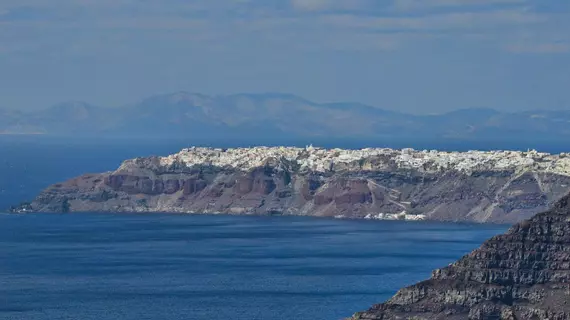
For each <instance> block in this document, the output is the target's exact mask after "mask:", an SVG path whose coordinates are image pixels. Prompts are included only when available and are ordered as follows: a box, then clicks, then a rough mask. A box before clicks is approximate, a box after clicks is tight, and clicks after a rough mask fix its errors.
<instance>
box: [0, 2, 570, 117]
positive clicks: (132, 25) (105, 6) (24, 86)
mask: <svg viewBox="0 0 570 320" xmlns="http://www.w3.org/2000/svg"><path fill="white" fill-rule="evenodd" d="M180 90H185V91H190V92H200V93H206V94H231V93H238V92H287V93H293V94H297V95H300V96H303V97H305V98H308V99H312V100H316V101H321V102H329V101H358V102H362V103H367V104H371V105H374V106H378V107H382V108H386V109H392V110H400V111H406V112H413V113H424V114H425V113H438V112H445V111H449V110H454V109H459V108H471V107H486V108H495V109H498V110H504V111H517V110H526V109H569V110H570V1H566V0H534V1H531V0H263V1H261V0H202V1H197V0H184V1H183V0H160V1H159V0H153V1H150V0H138V1H137V0H2V1H0V107H7V108H19V109H38V108H44V107H47V106H49V105H51V104H55V103H58V102H62V101H66V100H84V101H88V102H91V103H94V104H97V105H104V106H120V105H123V104H126V103H130V102H133V101H137V100H139V99H141V98H143V97H146V96H149V95H153V94H157V93H165V92H174V91H180Z"/></svg>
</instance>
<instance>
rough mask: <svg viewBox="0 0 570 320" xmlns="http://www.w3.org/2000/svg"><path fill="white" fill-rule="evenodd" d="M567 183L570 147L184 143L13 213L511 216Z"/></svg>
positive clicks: (542, 202)
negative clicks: (228, 146)
mask: <svg viewBox="0 0 570 320" xmlns="http://www.w3.org/2000/svg"><path fill="white" fill-rule="evenodd" d="M568 192H570V154H564V153H562V154H556V155H553V154H547V153H540V152H537V151H534V150H529V151H526V152H523V151H468V152H445V151H436V150H422V151H420V150H413V149H403V150H394V149H388V148H368V149H360V150H345V149H322V148H315V147H312V146H308V147H305V148H296V147H252V148H235V149H219V148H197V147H193V148H188V149H184V150H182V151H180V152H179V153H176V154H173V155H169V156H165V157H158V156H154V157H147V158H137V159H131V160H126V161H124V162H123V163H122V165H121V166H120V167H119V168H118V169H117V170H115V171H112V172H105V173H99V174H86V175H83V176H80V177H77V178H74V179H71V180H69V181H65V182H62V183H57V184H54V185H52V186H50V187H48V188H47V189H45V190H44V191H43V192H41V193H40V194H39V195H38V196H37V197H36V198H35V199H34V200H33V201H31V202H30V203H25V204H21V205H19V206H17V207H14V208H12V211H13V212H20V213H24V212H172V213H175V212H176V213H196V214H199V213H226V214H267V215H309V216H320V217H337V218H355V219H356V218H358V219H402V220H423V219H428V220H444V221H474V222H518V221H522V220H524V219H527V218H529V217H531V216H533V215H534V214H536V213H538V212H541V211H544V210H546V209H547V208H548V207H549V206H551V205H552V204H554V203H555V202H556V201H558V200H559V199H560V198H562V197H563V196H564V195H566V194H567V193H568Z"/></svg>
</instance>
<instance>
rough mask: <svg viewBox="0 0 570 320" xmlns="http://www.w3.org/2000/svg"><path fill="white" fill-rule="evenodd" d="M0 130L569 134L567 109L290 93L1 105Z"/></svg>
mask: <svg viewBox="0 0 570 320" xmlns="http://www.w3.org/2000/svg"><path fill="white" fill-rule="evenodd" d="M0 133H2V134H47V135H54V136H70V135H73V136H74V137H83V136H85V137H100V136H108V137H119V136H122V137H143V138H144V137H166V138H168V137H178V138H180V137H182V138H186V137H188V138H191V137H209V138H226V137H243V138H254V137H263V138H266V139H270V138H272V137H283V136H288V137H305V138H307V137H308V138H313V137H315V138H319V137H320V138H348V137H350V138H367V139H375V138H383V139H386V138H406V139H413V138H417V137H421V138H423V139H444V138H449V139H468V140H485V139H497V138H501V139H514V140H522V139H532V140H549V139H556V140H565V139H568V138H570V111H525V112H517V113H502V112H498V111H496V110H491V109H463V110H458V111H453V112H449V113H445V114H440V115H429V116H419V115H411V114H406V113H401V112H394V111H388V110H384V109H380V108H377V107H372V106H368V105H363V104H359V103H315V102H312V101H309V100H306V99H303V98H301V97H297V96H294V95H289V94H273V93H268V94H235V95H223V96H208V95H203V94H194V93H187V92H178V93H173V94H165V95H157V96H153V97H150V98H147V99H145V100H143V101H141V102H139V103H136V104H132V105H128V106H124V107H120V108H104V107H97V106H93V105H90V104H88V103H84V102H67V103H62V104H59V105H55V106H52V107H50V108H47V109H45V110H42V111H36V112H20V111H14V110H2V109H0Z"/></svg>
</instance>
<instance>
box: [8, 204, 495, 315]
mask: <svg viewBox="0 0 570 320" xmlns="http://www.w3.org/2000/svg"><path fill="white" fill-rule="evenodd" d="M504 229H505V227H504V226H492V225H467V224H464V225H459V224H441V223H410V222H408V223H406V222H375V221H338V220H326V219H312V218H299V217H296V218H293V217H291V218H289V217H284V218H282V217H280V218H263V217H243V216H242V217H230V216H188V215H164V214H156V215H97V214H75V215H73V214H68V215H7V214H4V215H0V257H2V262H1V263H0V283H2V285H1V286H0V319H22V320H24V319H25V320H34V319H42V320H43V319H50V320H51V319H83V320H87V319H94V320H95V319H97V320H111V319H113V320H119V319H121V320H127V319H133V320H135V319H136V320H140V319H173V320H181V319H204V320H206V319H207V320H217V319H219V320H222V319H224V320H227V319H236V320H240V319H243V320H253V319H278V320H279V319H340V318H342V317H346V316H349V315H351V314H352V313H353V312H355V311H358V310H361V309H365V308H367V307H369V306H370V305H372V304H373V303H377V302H380V301H382V300H384V299H386V298H388V297H389V296H391V295H392V294H394V293H395V291H396V290H397V289H398V288H400V287H402V286H404V285H407V284H411V283H414V282H416V281H418V280H421V279H424V278H426V277H428V276H429V273H430V270H432V269H434V268H437V267H442V266H445V265H447V264H448V263H450V262H452V261H453V260H455V259H456V258H458V257H460V256H461V255H463V254H465V253H467V252H468V251H470V250H471V249H473V248H475V247H477V246H478V245H479V244H480V243H481V242H482V241H483V240H484V239H486V238H488V237H490V236H492V235H495V234H498V233H500V232H502V231H504Z"/></svg>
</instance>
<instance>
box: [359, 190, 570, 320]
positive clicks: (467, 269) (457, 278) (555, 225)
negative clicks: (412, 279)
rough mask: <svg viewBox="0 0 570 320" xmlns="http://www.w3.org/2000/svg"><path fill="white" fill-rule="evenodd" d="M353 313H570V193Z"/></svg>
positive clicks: (384, 316) (560, 319)
mask: <svg viewBox="0 0 570 320" xmlns="http://www.w3.org/2000/svg"><path fill="white" fill-rule="evenodd" d="M351 319H352V320H364V319H369V320H370V319H377V320H392V319H394V320H395V319H416V320H420V319H435V320H437V319H450V320H453V319H472V320H495V319H502V320H546V319H549V320H565V319H570V196H566V197H564V198H563V199H562V200H560V201H559V202H558V203H557V204H556V205H554V207H553V208H552V209H551V210H549V211H547V212H544V213H541V214H538V215H536V216H535V217H533V218H532V219H530V220H527V221H523V222H521V223H519V224H517V225H515V226H513V227H512V228H511V229H510V230H509V231H508V232H507V233H506V234H504V235H500V236H496V237H494V238H492V239H490V240H488V241H486V242H485V243H484V244H483V245H482V246H481V247H480V248H479V249H477V250H475V251H473V252H472V253H470V254H469V255H467V256H465V257H463V258H462V259H460V260H459V261H457V262H455V263H453V264H451V265H450V266H448V267H445V268H443V269H438V270H435V271H434V272H433V273H432V277H431V278H430V279H429V280H427V281H424V282H420V283H418V284H416V285H413V286H410V287H408V288H405V289H402V290H400V291H399V292H398V293H397V294H396V295H395V296H394V297H393V298H392V299H390V300H389V301H387V302H386V303H383V304H379V305H375V306H373V307H372V308H371V309H370V310H368V311H365V312H361V313H357V314H355V315H354V316H353V317H352V318H351Z"/></svg>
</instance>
